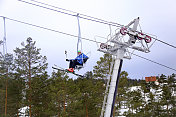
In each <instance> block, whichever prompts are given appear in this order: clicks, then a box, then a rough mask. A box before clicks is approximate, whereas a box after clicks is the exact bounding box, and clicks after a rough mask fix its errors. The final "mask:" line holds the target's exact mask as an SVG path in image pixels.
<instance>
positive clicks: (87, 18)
mask: <svg viewBox="0 0 176 117" xmlns="http://www.w3.org/2000/svg"><path fill="white" fill-rule="evenodd" d="M18 1H20V2H24V3H27V4H30V5H33V6H37V7H41V8H44V9H47V10H51V11H55V12H59V13H62V14H65V15H70V16H75V17H77V14H79V13H74V14H73V13H68V12H64V11H60V10H56V9H52V8H48V7H45V6H41V5H38V4H34V3H31V2H27V1H23V0H18ZM60 9H61V8H60ZM62 10H63V9H62ZM64 10H65V9H64ZM65 11H69V10H65ZM84 16H86V15H84ZM79 18H82V19H85V20H90V21H93V22H98V23H102V24H107V25H111V26H116V27H122V26H123V25H120V24H117V23H112V22H108V21H105V20H101V19H98V18H93V17H91V16H87V17H82V16H79Z"/></svg>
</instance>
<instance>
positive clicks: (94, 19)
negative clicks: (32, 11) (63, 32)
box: [18, 0, 176, 48]
mask: <svg viewBox="0 0 176 117" xmlns="http://www.w3.org/2000/svg"><path fill="white" fill-rule="evenodd" d="M18 1H20V2H24V3H27V4H30V5H33V6H37V7H41V8H44V9H48V10H52V11H56V12H59V13H63V14H66V15H70V16H77V15H76V14H78V13H77V12H74V11H71V10H67V9H63V8H60V7H56V6H53V5H49V4H46V3H43V2H38V1H36V0H31V1H33V2H36V3H39V4H42V5H45V6H49V7H53V8H57V9H60V10H63V11H59V10H56V9H52V8H48V7H45V6H41V5H38V4H34V3H31V2H27V1H24V0H18ZM64 11H67V12H70V13H66V12H64ZM73 13H74V14H73ZM79 14H80V16H79V17H80V18H82V19H85V20H90V21H94V22H98V23H102V24H106V25H111V26H116V27H124V25H121V24H118V23H114V22H109V21H105V20H102V19H99V18H95V17H92V16H88V15H84V14H81V13H79ZM81 15H82V16H81ZM83 16H84V17H83ZM151 38H152V39H155V40H156V41H159V42H161V43H163V44H166V45H168V46H170V47H173V48H176V46H174V45H171V44H169V43H167V42H164V41H162V40H159V39H157V38H155V37H151Z"/></svg>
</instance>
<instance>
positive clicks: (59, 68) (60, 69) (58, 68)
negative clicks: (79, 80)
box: [52, 67, 84, 77]
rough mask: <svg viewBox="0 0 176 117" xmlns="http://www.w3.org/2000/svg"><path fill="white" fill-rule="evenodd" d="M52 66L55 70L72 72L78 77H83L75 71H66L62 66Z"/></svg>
mask: <svg viewBox="0 0 176 117" xmlns="http://www.w3.org/2000/svg"><path fill="white" fill-rule="evenodd" d="M52 68H53V69H56V70H59V71H63V72H67V73H71V74H74V75H76V76H79V77H84V76H83V75H80V74H77V73H75V72H70V71H68V70H67V69H64V68H61V67H52Z"/></svg>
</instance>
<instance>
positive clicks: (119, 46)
mask: <svg viewBox="0 0 176 117" xmlns="http://www.w3.org/2000/svg"><path fill="white" fill-rule="evenodd" d="M138 24H139V17H138V18H136V19H134V20H133V21H131V22H130V23H129V24H128V25H127V26H125V27H122V28H121V29H120V31H119V32H117V33H116V34H115V35H114V36H113V37H112V38H111V39H109V40H108V41H107V42H106V43H101V44H100V48H99V49H98V51H101V52H104V53H108V54H111V55H113V57H114V58H115V62H114V65H113V66H114V67H113V71H112V76H111V75H110V76H111V78H110V77H109V78H110V79H109V80H110V81H109V84H110V85H109V84H108V83H107V87H108V88H106V89H107V90H108V91H107V90H106V92H105V95H106V94H108V96H105V98H104V103H103V107H102V112H101V116H100V117H112V116H113V109H114V106H115V99H116V94H117V90H118V82H119V78H120V72H121V67H122V63H123V58H128V59H130V58H131V55H128V54H127V52H128V50H127V49H128V48H131V49H133V50H138V51H142V52H145V53H148V52H150V51H149V48H148V45H147V44H148V43H150V42H151V37H150V36H148V35H146V34H143V33H142V32H138V31H137V26H138ZM131 25H133V27H132V28H130V26H131ZM126 34H128V35H129V39H128V40H127V41H122V40H121V39H120V35H122V36H124V35H126ZM136 41H139V42H140V43H141V46H140V47H138V46H133V45H134V44H135V43H136ZM109 42H111V43H113V46H111V45H109V44H108V43H109ZM144 43H145V44H144ZM126 55H127V56H126ZM107 92H108V93H107ZM106 97H107V99H106Z"/></svg>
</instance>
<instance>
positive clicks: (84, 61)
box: [75, 58, 89, 71]
mask: <svg viewBox="0 0 176 117" xmlns="http://www.w3.org/2000/svg"><path fill="white" fill-rule="evenodd" d="M88 59H89V58H86V59H84V60H83V64H85V63H86V61H87V60H88ZM83 64H81V65H76V66H75V69H77V70H78V71H79V70H80V69H81V68H83V67H84V66H83Z"/></svg>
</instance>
